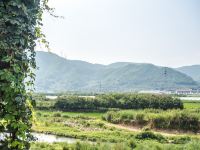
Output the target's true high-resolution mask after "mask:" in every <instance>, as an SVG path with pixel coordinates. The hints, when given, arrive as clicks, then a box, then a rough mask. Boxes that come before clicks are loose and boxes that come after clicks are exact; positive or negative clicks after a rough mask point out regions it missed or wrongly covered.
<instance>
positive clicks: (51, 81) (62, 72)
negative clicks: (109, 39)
mask: <svg viewBox="0 0 200 150" xmlns="http://www.w3.org/2000/svg"><path fill="white" fill-rule="evenodd" d="M36 62H37V66H38V67H39V70H37V71H36V82H35V87H36V91H38V92H61V91H87V92H98V91H134V90H155V89H177V88H195V87H198V82H197V81H194V79H195V80H199V78H198V75H196V73H197V74H198V71H200V70H199V69H198V67H197V68H194V69H197V70H198V71H196V72H195V71H193V72H192V71H190V69H188V68H186V69H185V68H178V69H177V70H179V71H181V72H179V71H177V70H176V69H172V68H167V67H160V66H155V65H153V64H143V63H141V64H139V63H129V62H118V63H113V64H110V65H100V64H91V63H88V62H85V61H79V60H67V59H65V58H62V57H59V56H58V55H56V54H53V53H47V52H37V56H36ZM192 70H193V69H192ZM184 73H186V74H187V75H186V74H184ZM189 75H191V76H192V77H194V79H192V77H190V76H189Z"/></svg>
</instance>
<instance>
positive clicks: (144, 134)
mask: <svg viewBox="0 0 200 150" xmlns="http://www.w3.org/2000/svg"><path fill="white" fill-rule="evenodd" d="M136 139H140V140H145V139H148V140H157V141H159V142H162V141H166V139H165V138H164V137H163V136H162V135H160V134H154V133H153V132H151V131H145V132H142V133H139V134H137V135H136Z"/></svg>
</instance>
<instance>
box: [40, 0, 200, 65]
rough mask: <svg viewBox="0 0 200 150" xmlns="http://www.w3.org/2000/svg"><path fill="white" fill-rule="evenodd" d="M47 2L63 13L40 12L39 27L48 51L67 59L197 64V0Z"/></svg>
mask: <svg viewBox="0 0 200 150" xmlns="http://www.w3.org/2000/svg"><path fill="white" fill-rule="evenodd" d="M50 6H52V7H54V8H55V9H56V11H55V12H56V14H58V15H62V16H64V17H65V19H55V18H53V17H50V16H49V15H45V16H44V33H45V34H46V36H47V39H48V41H49V42H50V47H51V49H52V52H55V53H57V54H59V55H65V56H66V57H67V58H68V59H78V60H85V61H88V62H92V63H101V64H109V63H113V62H118V61H126V62H127V61H129V62H146V63H154V64H156V65H162V66H173V67H177V66H182V65H191V64H200V0H50ZM38 49H40V48H38ZM40 50H41V49H40Z"/></svg>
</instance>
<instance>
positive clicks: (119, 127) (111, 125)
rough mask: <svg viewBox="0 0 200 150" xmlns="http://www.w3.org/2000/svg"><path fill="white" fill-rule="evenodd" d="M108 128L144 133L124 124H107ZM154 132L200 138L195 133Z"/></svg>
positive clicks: (137, 128)
mask: <svg viewBox="0 0 200 150" xmlns="http://www.w3.org/2000/svg"><path fill="white" fill-rule="evenodd" d="M105 124H106V126H108V127H114V128H117V129H123V130H127V131H131V132H142V129H141V128H139V127H134V126H127V125H123V124H112V123H107V122H106V123H105ZM152 131H153V132H155V133H159V134H161V135H163V136H178V135H179V136H181V135H182V136H184V135H187V136H195V137H199V138H200V133H198V134H194V133H191V132H186V133H182V132H178V131H176V130H172V131H171V130H170V131H169V130H152Z"/></svg>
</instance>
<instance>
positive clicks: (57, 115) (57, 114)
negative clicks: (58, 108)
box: [53, 112, 61, 117]
mask: <svg viewBox="0 0 200 150" xmlns="http://www.w3.org/2000/svg"><path fill="white" fill-rule="evenodd" d="M53 117H61V113H59V112H57V113H54V114H53Z"/></svg>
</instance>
